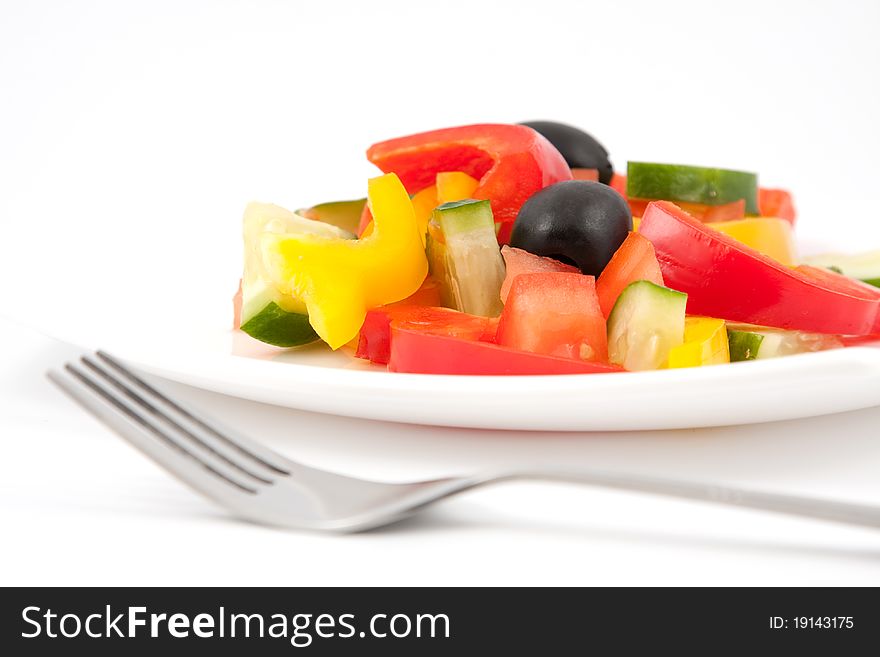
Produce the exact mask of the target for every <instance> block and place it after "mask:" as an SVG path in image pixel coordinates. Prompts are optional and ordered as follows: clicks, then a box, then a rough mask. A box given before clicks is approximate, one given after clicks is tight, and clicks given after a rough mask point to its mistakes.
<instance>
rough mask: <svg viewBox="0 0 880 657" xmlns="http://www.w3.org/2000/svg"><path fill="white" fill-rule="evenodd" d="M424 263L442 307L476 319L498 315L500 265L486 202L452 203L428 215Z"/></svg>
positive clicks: (487, 202) (498, 251)
mask: <svg viewBox="0 0 880 657" xmlns="http://www.w3.org/2000/svg"><path fill="white" fill-rule="evenodd" d="M428 261H429V262H430V264H431V274H432V275H433V276H434V277H435V278H436V279H437V280H438V281H439V282H440V289H441V295H442V299H443V303H444V305H447V306H449V307H450V308H454V309H455V310H460V311H462V312H466V313H469V314H471V315H480V316H482V317H497V316H498V315H500V314H501V310H502V309H503V306H502V304H501V285H502V283H504V273H505V268H504V259H503V258H502V257H501V250H500V249H499V248H498V240H497V239H496V237H495V220H494V218H493V217H492V209H491V207H490V205H489V201H475V200H472V199H468V200H465V201H455V202H453V203H444V204H443V205H441V206H439V207H438V208H436V209H435V210H434V214H433V216H432V218H431V224H430V225H429V227H428Z"/></svg>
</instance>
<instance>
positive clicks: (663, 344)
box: [608, 281, 687, 371]
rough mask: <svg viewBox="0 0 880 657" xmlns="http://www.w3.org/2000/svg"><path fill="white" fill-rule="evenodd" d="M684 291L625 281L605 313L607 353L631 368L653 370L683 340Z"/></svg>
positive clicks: (633, 369) (665, 359)
mask: <svg viewBox="0 0 880 657" xmlns="http://www.w3.org/2000/svg"><path fill="white" fill-rule="evenodd" d="M686 306H687V295H686V294H684V293H683V292H677V291H676V290H670V289H669V288H668V287H663V286H661V285H655V284H654V283H651V282H650V281H635V282H634V283H630V284H629V285H627V286H626V287H625V288H624V290H623V292H621V293H620V296H619V297H618V298H617V302H616V303H615V304H614V308H612V310H611V314H610V315H609V316H608V357H609V359H610V360H611V362H612V363H615V364H617V365H621V366H623V367H624V368H625V369H627V370H630V371H640V370H656V369H660V368H661V367H663V366H664V365H666V363H667V361H668V360H669V352H670V351H672V349H673V348H674V347H677V346H679V345H680V344H683V343H684V319H685V307H686Z"/></svg>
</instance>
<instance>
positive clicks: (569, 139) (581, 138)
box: [521, 121, 614, 185]
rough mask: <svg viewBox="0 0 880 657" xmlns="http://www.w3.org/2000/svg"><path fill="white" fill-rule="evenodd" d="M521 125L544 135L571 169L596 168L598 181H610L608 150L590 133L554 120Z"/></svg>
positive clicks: (610, 171)
mask: <svg viewBox="0 0 880 657" xmlns="http://www.w3.org/2000/svg"><path fill="white" fill-rule="evenodd" d="M521 125H527V126H529V127H530V128H531V129H532V130H535V131H537V132H540V133H541V134H542V135H544V137H545V138H546V139H547V141H549V142H550V143H551V144H553V145H554V146H556V150H558V151H559V152H560V153H561V154H562V157H564V158H565V161H566V162H567V163H568V166H570V167H571V168H572V169H598V171H599V182H601V183H604V184H606V185H607V184H609V183H610V182H611V176H612V175H614V167H612V166H611V160H609V159H608V151H607V150H605V147H604V146H603V145H602V144H600V143H599V142H598V141H596V140H595V139H594V138H593V137H592V136H591V135H589V134H587V133H586V132H584V131H583V130H580V129H578V128H575V127H574V126H570V125H566V124H564V123H556V122H555V121H526V122H525V123H523V124H521Z"/></svg>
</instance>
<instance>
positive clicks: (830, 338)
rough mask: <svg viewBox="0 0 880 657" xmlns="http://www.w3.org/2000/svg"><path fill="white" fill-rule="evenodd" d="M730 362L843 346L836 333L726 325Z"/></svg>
mask: <svg viewBox="0 0 880 657" xmlns="http://www.w3.org/2000/svg"><path fill="white" fill-rule="evenodd" d="M727 339H728V344H729V346H730V362H731V363H733V362H735V361H741V360H762V359H765V358H778V357H779V356H791V355H793V354H803V353H809V352H813V351H825V350H826V349H837V348H839V347H842V346H843V343H842V342H841V341H840V338H838V337H837V336H836V335H827V334H824V333H804V332H803V331H785V330H783V329H773V328H764V327H757V326H748V325H745V326H743V325H737V324H733V325H728V330H727Z"/></svg>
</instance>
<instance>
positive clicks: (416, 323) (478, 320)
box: [356, 306, 498, 364]
mask: <svg viewBox="0 0 880 657" xmlns="http://www.w3.org/2000/svg"><path fill="white" fill-rule="evenodd" d="M497 326H498V320H497V319H493V318H489V317H477V316H475V315H468V314H467V313H460V312H458V311H457V310H452V309H451V308H438V307H425V306H386V307H384V308H378V309H376V310H370V311H369V312H367V316H366V318H365V319H364V324H363V326H362V327H361V332H360V336H359V337H358V346H357V352H356V355H357V357H358V358H365V359H367V360H369V361H370V362H373V363H381V364H386V363H388V359H389V357H390V355H391V332H392V328H394V327H402V328H407V329H410V330H412V331H429V332H431V333H434V334H437V335H448V336H452V337H458V338H462V339H465V340H488V341H491V340H494V339H495V331H496V330H497Z"/></svg>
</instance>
